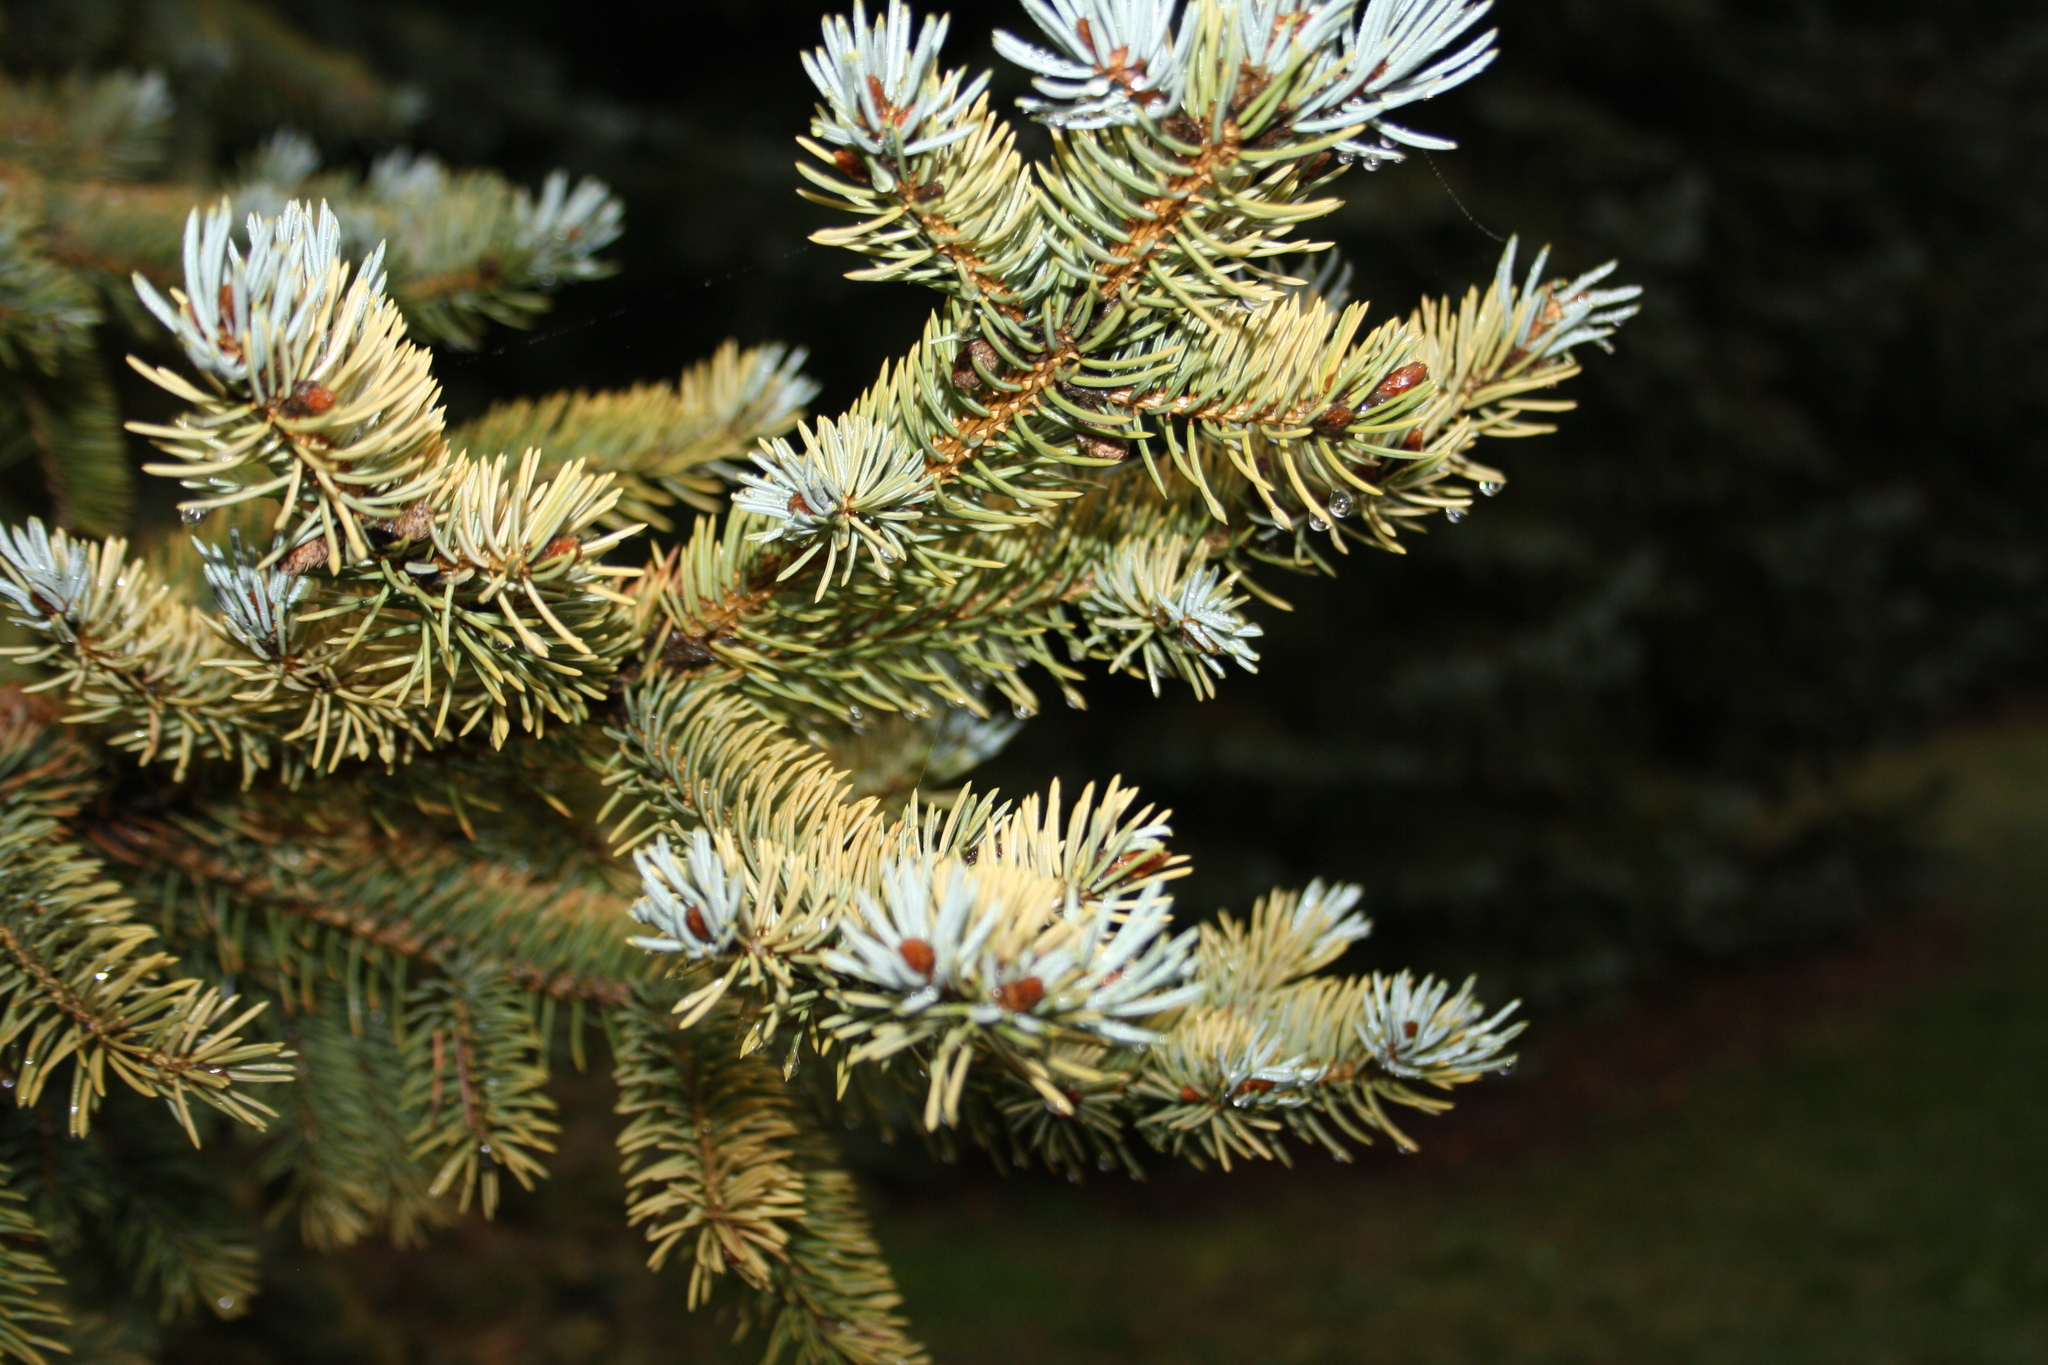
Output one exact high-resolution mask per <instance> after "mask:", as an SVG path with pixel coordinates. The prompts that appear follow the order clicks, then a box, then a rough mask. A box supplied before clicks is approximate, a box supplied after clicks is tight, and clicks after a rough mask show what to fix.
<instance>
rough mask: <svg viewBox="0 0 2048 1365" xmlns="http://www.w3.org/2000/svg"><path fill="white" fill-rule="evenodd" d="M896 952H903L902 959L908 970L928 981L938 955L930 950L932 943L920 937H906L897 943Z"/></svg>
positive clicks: (937, 961)
mask: <svg viewBox="0 0 2048 1365" xmlns="http://www.w3.org/2000/svg"><path fill="white" fill-rule="evenodd" d="M896 951H897V952H899V953H901V954H903V961H904V962H905V963H906V964H908V965H909V967H910V970H912V971H913V972H916V973H917V974H918V975H919V976H921V977H923V978H924V979H925V980H927V981H929V980H931V979H932V969H933V968H934V967H936V966H938V963H939V959H938V955H937V954H936V953H934V952H932V945H931V944H929V943H926V942H925V941H924V940H923V939H921V938H906V939H904V940H903V942H902V943H901V944H900V945H898V947H897V949H896Z"/></svg>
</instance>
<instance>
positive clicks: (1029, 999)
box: [996, 976, 1045, 1014]
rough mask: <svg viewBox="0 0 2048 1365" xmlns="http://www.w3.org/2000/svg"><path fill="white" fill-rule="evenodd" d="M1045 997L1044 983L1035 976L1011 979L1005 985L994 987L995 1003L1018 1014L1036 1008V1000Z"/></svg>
mask: <svg viewBox="0 0 2048 1365" xmlns="http://www.w3.org/2000/svg"><path fill="white" fill-rule="evenodd" d="M1043 999H1045V983H1044V982H1043V981H1040V980H1039V979H1038V978H1037V977H1035V976H1027V977H1025V978H1024V979H1023V980H1022V981H1012V982H1011V983H1010V984H1009V985H1007V986H999V987H997V988H996V1003H997V1004H998V1005H1001V1006H1002V1007H1003V1008H1004V1009H1006V1010H1014V1011H1015V1012H1017V1013H1018V1014H1023V1013H1025V1012H1026V1011H1029V1010H1034V1009H1037V1008H1038V1002H1039V1001H1041V1000H1043Z"/></svg>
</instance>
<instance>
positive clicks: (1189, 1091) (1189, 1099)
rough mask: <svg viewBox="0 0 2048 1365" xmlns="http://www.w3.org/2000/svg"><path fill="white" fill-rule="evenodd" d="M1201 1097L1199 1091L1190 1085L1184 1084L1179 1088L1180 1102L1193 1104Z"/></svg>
mask: <svg viewBox="0 0 2048 1365" xmlns="http://www.w3.org/2000/svg"><path fill="white" fill-rule="evenodd" d="M1201 1098H1202V1096H1201V1094H1200V1092H1198V1091H1197V1090H1196V1089H1195V1088H1194V1087H1193V1086H1191V1085H1184V1086H1182V1087H1181V1088H1180V1102H1181V1103H1182V1104H1193V1103H1195V1102H1196V1101H1197V1100H1200V1099H1201Z"/></svg>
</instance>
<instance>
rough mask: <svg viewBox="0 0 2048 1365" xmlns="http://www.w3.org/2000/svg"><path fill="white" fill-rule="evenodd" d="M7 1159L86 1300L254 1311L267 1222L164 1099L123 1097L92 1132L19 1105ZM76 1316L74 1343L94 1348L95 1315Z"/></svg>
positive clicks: (8, 1114) (4, 1141) (175, 1312)
mask: <svg viewBox="0 0 2048 1365" xmlns="http://www.w3.org/2000/svg"><path fill="white" fill-rule="evenodd" d="M124 1101H125V1102H124ZM0 1160H4V1161H5V1162H6V1163H7V1164H8V1165H9V1166H10V1167H11V1168H12V1169H13V1170H14V1172H15V1175H16V1181H15V1188H17V1189H18V1190H19V1191H20V1192H21V1193H22V1195H24V1196H25V1197H26V1200H27V1204H28V1208H29V1210H30V1211H31V1212H32V1213H33V1215H34V1217H35V1221H36V1225H37V1226H38V1227H39V1228H41V1229H42V1231H43V1233H44V1234H45V1235H46V1236H47V1237H48V1245H49V1248H50V1253H51V1259H52V1260H53V1261H54V1262H55V1263H56V1264H57V1265H59V1266H61V1267H63V1268H64V1272H65V1275H66V1278H67V1279H68V1280H69V1281H70V1283H71V1285H72V1287H73V1290H74V1292H75V1293H76V1295H77V1297H78V1298H79V1299H80V1300H81V1301H84V1302H91V1301H95V1300H97V1301H100V1302H106V1301H108V1300H113V1301H115V1302H117V1303H118V1302H119V1301H121V1300H123V1299H127V1300H130V1301H131V1302H132V1301H135V1300H139V1301H140V1302H139V1304H138V1306H139V1307H141V1308H142V1309H143V1310H144V1311H145V1312H146V1313H149V1314H150V1315H152V1316H155V1317H157V1318H159V1319H161V1320H163V1321H170V1320H172V1319H175V1318H177V1317H180V1316H182V1315H184V1314H187V1313H190V1312H192V1311H193V1310H195V1309H204V1310H205V1311H207V1312H209V1313H211V1314H213V1315H214V1316H216V1317H222V1318H234V1317H239V1316H240V1315H242V1314H243V1313H246V1312H247V1311H248V1310H249V1306H250V1301H251V1300H252V1299H253V1298H254V1297H255V1294H256V1290H257V1263H256V1245H255V1237H254V1234H255V1232H256V1228H255V1227H254V1226H253V1225H252V1221H251V1220H250V1219H249V1217H248V1216H247V1214H246V1212H245V1211H244V1210H243V1209H242V1208H240V1207H238V1206H237V1203H236V1201H235V1199H234V1198H233V1196H232V1194H231V1193H230V1192H229V1191H228V1190H227V1189H226V1188H224V1187H223V1185H222V1184H221V1182H220V1181H219V1179H218V1178H217V1168H216V1167H214V1166H210V1165H209V1164H208V1163H207V1162H206V1161H205V1160H204V1159H203V1157H202V1154H201V1153H200V1152H198V1151H196V1150H195V1149H194V1148H193V1146H192V1144H191V1143H189V1142H187V1141H186V1140H185V1137H184V1135H183V1134H182V1133H180V1132H179V1131H178V1129H177V1127H176V1125H174V1124H165V1123H162V1122H161V1121H160V1120H159V1116H158V1115H157V1114H156V1113H155V1112H154V1109H153V1106H148V1105H144V1104H138V1103H137V1102H135V1099H134V1097H132V1096H127V1097H120V1096H117V1097H113V1098H112V1099H110V1102H109V1103H108V1105H107V1106H106V1109H105V1111H104V1112H103V1113H102V1114H101V1115H100V1117H99V1121H97V1122H96V1123H94V1125H93V1127H92V1131H91V1132H89V1133H86V1134H82V1135H79V1134H71V1133H68V1132H66V1131H65V1126H64V1124H63V1122H62V1121H61V1118H60V1116H58V1115H56V1114H53V1113H50V1112H48V1110H47V1109H43V1108H38V1109H13V1108H10V1109H8V1110H7V1111H5V1112H0ZM74 1324H75V1326H74V1331H73V1332H72V1333H71V1334H69V1335H70V1337H71V1341H70V1344H71V1345H72V1346H73V1347H74V1348H78V1347H83V1346H86V1345H87V1344H88V1342H89V1340H90V1337H89V1335H88V1334H89V1333H90V1332H91V1329H92V1325H93V1324H92V1315H88V1314H85V1313H77V1314H75V1315H74Z"/></svg>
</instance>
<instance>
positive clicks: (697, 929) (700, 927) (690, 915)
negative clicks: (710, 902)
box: [683, 905, 711, 943]
mask: <svg viewBox="0 0 2048 1365" xmlns="http://www.w3.org/2000/svg"><path fill="white" fill-rule="evenodd" d="M683 924H684V925H685V926H687V927H688V929H689V931H690V937H692V938H694V939H696V940H697V941H698V942H699V943H709V942H711V930H710V928H709V926H707V925H706V924H705V923H704V912H703V911H702V910H699V909H698V908H697V907H696V906H694V905H693V906H691V907H690V908H689V909H687V910H685V911H684V912H683Z"/></svg>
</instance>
